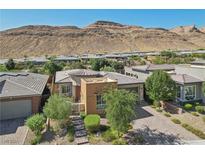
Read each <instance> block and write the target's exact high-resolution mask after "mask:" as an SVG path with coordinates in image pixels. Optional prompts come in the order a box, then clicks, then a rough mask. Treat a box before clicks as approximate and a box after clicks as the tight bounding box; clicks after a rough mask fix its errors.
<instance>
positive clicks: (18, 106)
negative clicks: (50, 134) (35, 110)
mask: <svg viewBox="0 0 205 154" xmlns="http://www.w3.org/2000/svg"><path fill="white" fill-rule="evenodd" d="M0 109H1V113H0V120H5V119H14V118H21V117H27V116H29V115H31V113H32V112H31V100H15V101H1V102H0Z"/></svg>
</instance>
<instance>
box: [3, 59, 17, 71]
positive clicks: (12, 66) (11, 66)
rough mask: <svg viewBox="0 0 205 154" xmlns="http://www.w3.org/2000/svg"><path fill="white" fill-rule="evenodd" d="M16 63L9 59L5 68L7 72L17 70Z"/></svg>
mask: <svg viewBox="0 0 205 154" xmlns="http://www.w3.org/2000/svg"><path fill="white" fill-rule="evenodd" d="M15 65H16V64H15V62H14V60H13V59H9V60H8V62H7V63H5V66H6V68H7V70H12V69H14V68H15Z"/></svg>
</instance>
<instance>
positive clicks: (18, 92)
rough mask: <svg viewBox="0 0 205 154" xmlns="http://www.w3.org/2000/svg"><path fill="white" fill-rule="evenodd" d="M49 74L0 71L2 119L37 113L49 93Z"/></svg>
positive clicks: (0, 115) (0, 117) (0, 113)
mask: <svg viewBox="0 0 205 154" xmlns="http://www.w3.org/2000/svg"><path fill="white" fill-rule="evenodd" d="M47 80H48V76H47V75H40V74H34V73H9V72H1V73H0V111H1V112H0V120H6V119H14V118H22V117H27V116H30V115H31V114H34V113H37V112H38V111H39V109H40V107H41V100H42V99H43V95H44V94H45V93H47V92H48V91H47V90H48V89H47V87H46V85H47Z"/></svg>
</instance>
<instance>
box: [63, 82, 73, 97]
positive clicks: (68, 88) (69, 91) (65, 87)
mask: <svg viewBox="0 0 205 154" xmlns="http://www.w3.org/2000/svg"><path fill="white" fill-rule="evenodd" d="M61 94H63V95H66V96H71V95H72V89H71V86H70V85H61Z"/></svg>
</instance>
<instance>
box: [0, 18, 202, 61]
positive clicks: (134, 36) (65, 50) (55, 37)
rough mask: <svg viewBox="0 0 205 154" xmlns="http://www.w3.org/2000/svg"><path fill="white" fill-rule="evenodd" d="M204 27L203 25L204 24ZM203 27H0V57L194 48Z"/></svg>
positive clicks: (98, 23)
mask: <svg viewBox="0 0 205 154" xmlns="http://www.w3.org/2000/svg"><path fill="white" fill-rule="evenodd" d="M204 29H205V27H204ZM204 29H203V27H202V28H200V29H199V28H197V27H196V26H194V25H192V26H178V27H175V28H173V29H165V28H160V27H158V28H144V27H142V26H135V25H124V24H120V23H116V22H111V21H96V22H95V23H92V24H90V25H88V26H86V27H83V28H79V27H77V26H49V25H27V26H22V27H18V28H13V29H8V30H4V31H0V43H1V46H0V50H1V57H3V58H13V57H23V56H24V55H27V56H39V55H42V53H43V54H44V55H45V54H47V55H60V54H63V55H73V54H83V53H106V52H130V51H135V50H140V51H163V50H168V49H171V50H195V49H199V48H205V33H204Z"/></svg>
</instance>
